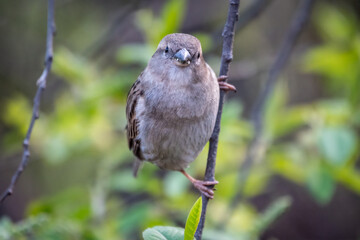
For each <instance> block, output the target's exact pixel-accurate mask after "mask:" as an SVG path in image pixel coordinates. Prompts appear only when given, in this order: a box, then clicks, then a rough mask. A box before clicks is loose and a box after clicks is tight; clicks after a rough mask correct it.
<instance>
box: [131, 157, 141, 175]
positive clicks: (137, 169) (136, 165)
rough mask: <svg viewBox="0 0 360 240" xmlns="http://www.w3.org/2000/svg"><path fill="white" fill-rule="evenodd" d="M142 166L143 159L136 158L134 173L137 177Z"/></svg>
mask: <svg viewBox="0 0 360 240" xmlns="http://www.w3.org/2000/svg"><path fill="white" fill-rule="evenodd" d="M141 166H142V161H141V160H139V159H135V162H134V166H133V175H134V177H137V174H138V172H139V169H140V167H141Z"/></svg>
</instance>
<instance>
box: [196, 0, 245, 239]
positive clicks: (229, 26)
mask: <svg viewBox="0 0 360 240" xmlns="http://www.w3.org/2000/svg"><path fill="white" fill-rule="evenodd" d="M239 5H240V0H230V1H229V11H228V16H227V20H226V23H225V26H224V31H223V34H222V36H223V38H224V42H223V49H222V55H221V66H220V74H219V76H227V74H228V71H229V65H230V63H231V61H232V59H233V42H234V35H235V22H236V21H237V20H238V12H239ZM224 96H225V92H224V91H220V100H219V109H218V113H217V116H216V123H215V127H214V131H213V133H212V136H211V138H210V141H209V153H208V158H207V165H206V171H205V177H204V179H205V181H213V180H215V164H216V153H217V147H218V139H219V132H220V120H221V115H222V109H223V104H224ZM208 201H209V199H208V198H207V197H206V196H204V195H202V203H203V204H202V212H201V218H200V222H199V225H198V228H197V230H196V233H195V238H196V239H197V240H201V236H202V231H203V228H204V222H205V215H206V208H207V204H208Z"/></svg>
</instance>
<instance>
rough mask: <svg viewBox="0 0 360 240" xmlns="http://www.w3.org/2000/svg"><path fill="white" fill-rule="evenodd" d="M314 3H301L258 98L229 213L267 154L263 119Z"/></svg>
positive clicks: (253, 110) (308, 1)
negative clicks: (258, 161) (257, 162)
mask: <svg viewBox="0 0 360 240" xmlns="http://www.w3.org/2000/svg"><path fill="white" fill-rule="evenodd" d="M313 3H314V0H302V2H301V3H300V5H299V7H298V9H297V11H296V14H295V16H294V18H293V20H292V22H291V26H290V28H289V31H288V32H287V34H286V36H285V38H284V40H283V43H282V45H281V47H280V50H279V52H278V55H277V57H276V59H275V62H274V64H273V65H272V66H271V69H270V71H269V75H268V77H267V79H266V82H265V86H264V88H263V90H262V91H261V93H260V95H259V96H258V99H257V101H256V102H255V104H254V107H253V109H252V116H251V123H252V125H253V128H254V131H255V132H254V136H253V138H252V140H251V141H250V144H249V146H248V148H247V151H246V155H245V158H244V162H243V164H242V165H241V166H240V169H239V178H238V187H237V192H236V194H235V195H234V197H233V199H232V201H231V204H230V206H229V213H230V212H232V210H233V209H234V208H235V207H236V206H237V205H238V203H239V202H240V201H241V199H242V193H243V188H244V186H245V183H246V181H247V178H248V176H249V172H250V168H251V165H252V163H253V162H254V160H255V159H261V158H262V155H263V154H264V153H265V149H266V147H267V146H266V142H265V141H264V139H263V133H264V129H263V128H264V126H263V118H264V110H265V106H266V102H267V101H268V99H269V97H270V96H271V94H272V93H273V90H274V87H275V84H276V81H277V79H278V77H279V74H280V73H281V71H282V70H283V68H284V67H285V64H286V63H287V61H288V58H289V56H290V54H291V52H292V49H293V48H294V46H295V43H296V40H297V39H298V38H299V36H300V34H301V32H302V30H303V29H304V26H305V23H306V22H307V20H308V18H309V16H310V13H311V9H312V6H313Z"/></svg>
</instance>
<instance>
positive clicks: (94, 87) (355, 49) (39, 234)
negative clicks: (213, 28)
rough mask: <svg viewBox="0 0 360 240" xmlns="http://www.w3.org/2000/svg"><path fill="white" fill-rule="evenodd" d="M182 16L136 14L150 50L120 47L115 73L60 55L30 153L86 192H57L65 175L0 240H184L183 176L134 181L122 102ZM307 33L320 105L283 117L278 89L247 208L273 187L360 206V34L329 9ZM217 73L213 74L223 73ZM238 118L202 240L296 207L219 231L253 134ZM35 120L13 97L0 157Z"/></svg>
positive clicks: (230, 127) (246, 212) (224, 129)
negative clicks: (355, 197) (312, 38)
mask: <svg viewBox="0 0 360 240" xmlns="http://www.w3.org/2000/svg"><path fill="white" fill-rule="evenodd" d="M186 6H187V4H186V1H178V0H171V1H167V2H166V4H165V5H164V7H163V9H162V10H161V11H160V13H159V14H155V13H154V12H153V11H152V10H150V9H141V10H138V11H137V12H136V14H135V16H136V19H137V21H136V22H137V27H138V29H139V30H140V31H141V33H142V34H143V35H144V38H145V40H146V41H145V42H144V43H136V44H134V43H131V44H124V45H122V46H121V47H120V48H119V49H118V51H117V52H116V53H115V55H116V60H117V65H116V66H110V67H107V68H104V67H100V66H99V65H98V64H95V63H94V62H93V61H92V60H90V59H87V58H84V57H82V56H81V55H80V54H79V53H77V52H74V51H71V50H69V49H68V48H66V47H63V46H56V48H55V58H54V66H53V74H55V75H56V76H57V77H58V78H61V79H62V80H63V81H64V83H65V86H64V87H63V88H62V89H60V90H59V91H57V92H56V96H55V98H54V104H53V111H51V112H49V113H41V117H40V119H39V120H38V122H37V124H36V127H35V129H34V132H33V135H32V138H31V149H32V151H33V152H34V156H36V157H38V158H41V159H42V160H43V161H44V164H46V165H47V167H48V168H51V166H55V168H60V167H61V166H63V165H65V164H69V162H71V164H72V165H71V166H72V168H73V169H74V173H75V174H76V175H80V176H83V175H85V178H86V179H91V180H90V181H89V180H88V181H87V184H86V185H85V186H84V184H74V183H73V184H71V185H72V187H71V188H69V187H67V188H66V189H63V188H61V187H59V189H60V190H57V189H58V188H57V186H59V182H60V181H66V178H67V177H68V175H64V173H63V172H61V171H58V172H56V173H54V175H52V176H48V177H49V179H52V182H51V183H49V184H51V189H52V191H51V194H50V193H49V194H48V195H47V196H43V197H41V198H39V199H37V200H34V201H33V202H32V203H31V204H30V205H29V206H28V209H27V213H26V215H27V217H26V219H24V220H23V221H21V222H18V223H12V222H11V221H10V220H9V219H8V218H2V219H1V220H0V239H38V240H42V239H44V240H45V239H62V240H66V239H88V240H92V239H94V240H95V239H106V240H112V239H116V240H119V239H140V238H141V233H142V232H143V231H144V230H145V229H147V230H145V232H144V233H143V236H144V238H145V239H168V238H166V236H167V235H168V234H173V235H174V236H179V235H180V236H183V235H184V232H183V231H184V229H183V228H182V227H184V226H185V219H186V215H187V212H188V209H189V206H191V205H192V203H193V202H195V200H196V198H197V197H198V194H199V193H198V192H196V191H193V189H190V188H191V184H190V183H189V181H187V179H185V178H184V177H183V176H182V175H181V174H179V173H177V172H165V171H162V170H159V169H158V168H157V167H155V166H153V165H152V164H145V166H144V167H143V169H141V171H140V173H139V177H138V178H137V179H134V178H133V177H132V170H131V165H132V160H133V156H132V154H131V152H130V151H129V150H128V148H127V140H126V137H125V132H124V127H125V124H126V120H125V104H126V95H127V91H128V90H129V89H130V87H131V84H132V83H133V82H134V81H135V79H136V78H137V76H138V75H139V74H140V72H141V71H142V69H143V68H144V66H145V65H146V63H147V61H148V59H149V58H150V57H151V54H152V53H153V51H154V49H155V48H156V46H157V44H158V42H159V41H160V39H161V38H162V37H163V36H164V35H165V34H167V33H171V32H176V31H177V30H178V29H179V27H180V26H181V23H182V20H183V18H184V14H185V9H186ZM324 16H326V17H324ZM313 22H314V23H315V24H316V26H317V28H318V30H319V32H320V33H321V37H322V42H321V44H319V46H316V47H314V48H312V49H310V50H308V51H306V52H305V54H304V58H303V62H302V63H303V64H302V66H303V67H304V71H306V72H308V73H311V74H317V75H318V76H319V77H320V78H321V79H322V80H323V82H322V83H323V85H324V86H325V87H326V89H327V92H326V97H324V98H322V99H318V100H316V101H313V102H310V103H306V104H300V105H299V104H298V105H289V104H288V102H289V101H288V99H289V96H288V94H289V92H288V89H287V86H286V84H285V83H284V82H285V81H281V82H280V83H279V84H278V85H277V86H276V89H275V92H274V94H273V96H272V97H271V99H270V100H269V102H268V103H267V108H266V116H265V119H264V121H265V135H264V136H263V144H264V145H263V146H261V148H260V150H261V151H263V152H262V153H263V154H259V157H260V158H259V159H257V161H256V162H255V166H254V168H253V169H252V170H251V174H250V177H249V179H248V181H247V183H246V186H245V190H244V194H245V197H247V198H249V197H253V196H257V195H259V194H261V193H263V192H264V191H265V189H266V187H267V183H268V182H269V180H270V178H271V177H272V176H274V175H282V176H283V177H285V178H286V179H288V180H290V181H293V182H295V183H297V184H299V185H302V186H304V187H306V188H307V189H308V190H309V193H310V194H311V195H312V196H313V198H314V200H315V201H316V202H318V203H319V204H320V205H324V204H327V203H329V202H330V201H331V199H332V197H333V195H334V193H335V191H336V186H337V185H338V184H341V185H343V186H345V187H346V188H348V189H349V190H351V191H353V192H354V193H356V194H360V172H359V171H358V170H357V169H356V163H357V160H358V157H359V150H358V149H360V148H359V134H358V132H359V127H360V106H359V94H358V89H360V81H359V79H360V68H359V66H360V34H359V28H358V26H359V23H358V21H357V19H356V18H355V16H353V13H352V12H351V11H349V10H345V9H341V8H335V7H333V6H331V5H321V6H318V7H317V8H316V11H315V12H314V18H313ZM196 36H199V38H200V40H201V41H202V43H203V49H204V52H205V53H206V51H207V49H210V48H211V45H212V44H213V43H212V41H210V40H209V39H210V36H209V34H208V33H196ZM210 62H211V61H210ZM217 64H218V63H217ZM213 67H214V69H215V70H217V69H218V68H216V67H218V65H216V66H215V65H213ZM242 112H243V108H242V105H241V104H240V103H239V102H237V101H229V102H227V103H226V104H225V107H224V111H223V119H222V123H221V133H220V142H219V149H218V164H217V169H216V176H217V180H219V182H220V184H219V185H218V186H217V191H216V197H215V200H213V201H211V203H210V205H209V207H208V212H207V223H206V228H205V232H204V239H208V240H210V239H221V240H232V239H237V240H239V239H244V240H245V239H256V238H258V236H260V235H261V233H262V232H263V231H264V230H265V229H266V228H267V227H268V226H269V225H271V224H272V222H273V221H275V220H276V218H277V217H279V216H280V214H282V213H283V212H284V211H285V210H286V209H287V208H288V207H291V206H290V202H291V201H290V199H289V198H286V197H285V198H280V199H278V200H276V201H275V202H274V203H273V204H270V206H269V207H268V208H267V210H265V211H264V212H263V213H262V212H259V211H258V210H257V209H256V208H255V207H254V206H253V205H252V204H251V203H250V202H247V201H245V202H243V203H242V204H240V205H239V206H237V207H236V208H235V209H231V216H230V217H229V219H228V224H227V225H226V226H225V228H224V229H223V230H221V231H220V230H218V229H217V226H219V225H221V224H222V220H223V219H224V217H226V215H225V213H226V211H227V210H228V206H229V202H230V199H231V198H232V196H233V195H234V190H235V191H236V189H237V186H238V183H237V182H236V181H237V179H238V176H237V174H238V168H237V166H238V164H239V160H241V159H243V156H244V152H245V148H246V146H247V145H248V144H249V141H250V139H251V137H252V135H253V129H251V127H250V123H249V122H248V121H246V120H244V119H241V115H242ZM30 114H31V105H30V103H28V102H27V101H26V99H25V97H24V96H22V95H16V96H13V98H12V99H10V100H9V101H8V102H7V104H6V108H5V110H4V112H3V114H2V115H1V118H2V120H3V121H4V122H5V123H6V124H7V125H8V126H9V127H11V128H12V129H13V131H11V133H9V134H8V135H7V136H4V137H3V142H2V143H1V144H2V145H4V146H6V147H5V148H4V150H5V152H4V154H8V155H10V154H13V153H15V152H18V151H20V150H21V149H20V146H19V144H18V143H19V142H21V139H22V137H23V136H24V133H25V131H26V128H27V125H26V124H27V122H28V121H24V118H27V117H29V118H30ZM19 116H23V117H19ZM206 155H207V147H205V149H204V151H203V152H202V153H201V154H200V156H199V157H198V159H197V160H196V161H195V162H194V163H193V164H192V165H191V168H190V169H189V172H190V173H191V174H192V175H193V176H196V177H198V178H202V176H203V172H204V166H205V162H206ZM32 158H34V157H33V156H32ZM154 226H157V227H154ZM160 226H174V227H175V226H178V227H180V228H173V227H160ZM149 229H152V230H149ZM169 231H170V232H169ZM154 236H155V237H154ZM156 236H157V237H156ZM160 236H162V237H163V238H161V237H160ZM180 238H181V237H180ZM180 238H179V239H180ZM171 239H177V238H176V237H173V238H171ZM181 239H182V238H181Z"/></svg>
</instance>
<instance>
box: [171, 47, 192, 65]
mask: <svg viewBox="0 0 360 240" xmlns="http://www.w3.org/2000/svg"><path fill="white" fill-rule="evenodd" d="M174 59H175V60H176V61H175V63H176V64H177V65H179V66H181V67H186V66H188V65H189V64H190V60H191V55H190V53H189V52H188V50H186V49H185V48H182V49H180V50H179V51H177V52H176V53H175V55H174Z"/></svg>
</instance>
